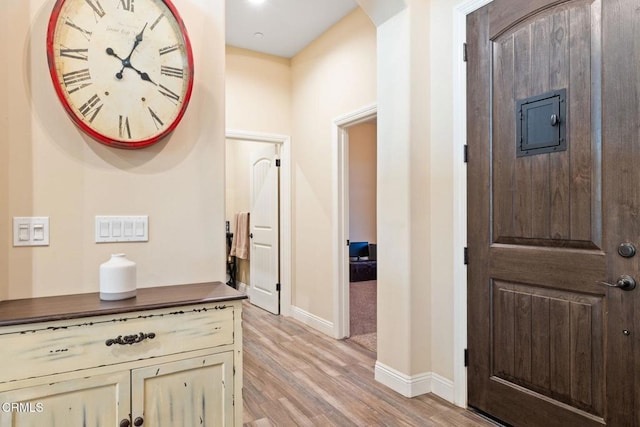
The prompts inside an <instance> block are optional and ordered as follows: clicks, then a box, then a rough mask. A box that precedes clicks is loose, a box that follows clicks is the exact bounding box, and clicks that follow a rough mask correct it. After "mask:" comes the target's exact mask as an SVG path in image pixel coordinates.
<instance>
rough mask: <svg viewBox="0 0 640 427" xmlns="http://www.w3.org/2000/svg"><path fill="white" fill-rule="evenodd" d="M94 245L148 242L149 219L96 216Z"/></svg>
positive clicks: (142, 217) (144, 216)
mask: <svg viewBox="0 0 640 427" xmlns="http://www.w3.org/2000/svg"><path fill="white" fill-rule="evenodd" d="M95 233H96V243H115V242H148V241H149V217H148V216H147V215H138V216H96V229H95Z"/></svg>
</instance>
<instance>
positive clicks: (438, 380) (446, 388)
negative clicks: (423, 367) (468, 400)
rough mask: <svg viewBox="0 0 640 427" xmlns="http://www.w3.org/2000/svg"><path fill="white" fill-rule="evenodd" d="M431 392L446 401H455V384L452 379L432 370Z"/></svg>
mask: <svg viewBox="0 0 640 427" xmlns="http://www.w3.org/2000/svg"><path fill="white" fill-rule="evenodd" d="M431 393H433V394H435V395H436V396H438V397H441V398H443V399H444V400H446V401H447V402H450V403H454V401H455V398H454V395H455V386H454V383H453V381H451V380H448V379H446V378H445V377H443V376H441V375H438V374H436V373H434V372H432V373H431Z"/></svg>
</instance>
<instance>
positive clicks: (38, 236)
mask: <svg viewBox="0 0 640 427" xmlns="http://www.w3.org/2000/svg"><path fill="white" fill-rule="evenodd" d="M33 240H35V241H37V242H41V241H43V240H44V225H42V224H34V225H33Z"/></svg>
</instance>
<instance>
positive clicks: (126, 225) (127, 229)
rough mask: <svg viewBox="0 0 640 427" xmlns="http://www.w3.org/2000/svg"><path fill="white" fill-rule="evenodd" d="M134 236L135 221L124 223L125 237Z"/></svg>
mask: <svg viewBox="0 0 640 427" xmlns="http://www.w3.org/2000/svg"><path fill="white" fill-rule="evenodd" d="M132 236H133V221H124V237H132Z"/></svg>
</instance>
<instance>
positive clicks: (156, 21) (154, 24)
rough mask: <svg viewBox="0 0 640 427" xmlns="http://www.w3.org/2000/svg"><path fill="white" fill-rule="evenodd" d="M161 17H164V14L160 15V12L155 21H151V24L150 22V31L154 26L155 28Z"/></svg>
mask: <svg viewBox="0 0 640 427" xmlns="http://www.w3.org/2000/svg"><path fill="white" fill-rule="evenodd" d="M162 18H164V15H162V14H161V15H160V16H158V18H157V19H156V20H155V21H153V24H151V26H150V27H149V29H150V30H151V31H153V30H154V28H156V25H158V23H159V22H160V20H161V19H162Z"/></svg>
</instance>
